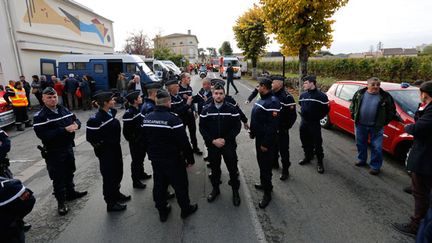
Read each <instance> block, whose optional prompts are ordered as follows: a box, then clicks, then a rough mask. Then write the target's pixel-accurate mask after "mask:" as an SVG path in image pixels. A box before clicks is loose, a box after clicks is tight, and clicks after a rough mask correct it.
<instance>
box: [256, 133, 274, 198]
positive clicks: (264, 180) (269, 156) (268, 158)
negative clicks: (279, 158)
mask: <svg viewBox="0 0 432 243" xmlns="http://www.w3.org/2000/svg"><path fill="white" fill-rule="evenodd" d="M262 140H263V138H259V137H256V138H255V149H256V155H257V160H258V166H259V169H260V181H261V185H262V186H263V189H264V191H266V192H270V191H271V190H272V189H273V185H272V175H273V174H272V162H273V155H274V147H275V145H274V144H273V145H271V146H269V148H267V149H268V150H267V152H263V151H261V145H262V142H261V141H262Z"/></svg>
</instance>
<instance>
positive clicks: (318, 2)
mask: <svg viewBox="0 0 432 243" xmlns="http://www.w3.org/2000/svg"><path fill="white" fill-rule="evenodd" d="M347 2H348V0H325V1H322V0H260V3H261V4H262V7H263V13H264V19H265V24H266V27H268V29H269V31H270V32H272V33H274V34H275V39H276V40H277V41H278V42H279V43H280V44H281V45H282V47H281V49H282V50H281V51H282V53H283V54H284V55H298V57H299V60H300V67H299V72H300V76H301V77H303V76H305V75H307V62H308V59H309V56H310V55H311V54H312V53H314V52H315V51H317V50H320V49H321V48H322V47H324V46H326V47H327V48H330V45H331V43H332V41H333V36H332V31H333V30H332V28H331V25H332V24H333V23H334V22H335V21H334V20H331V19H330V18H331V17H332V16H333V14H334V13H335V12H336V10H338V9H339V8H341V7H342V6H344V5H345V4H347ZM300 83H301V81H300ZM300 87H301V86H300Z"/></svg>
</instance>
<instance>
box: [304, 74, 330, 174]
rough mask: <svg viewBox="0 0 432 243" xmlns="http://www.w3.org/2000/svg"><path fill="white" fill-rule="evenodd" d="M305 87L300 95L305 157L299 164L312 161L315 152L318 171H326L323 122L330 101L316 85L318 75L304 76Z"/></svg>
mask: <svg viewBox="0 0 432 243" xmlns="http://www.w3.org/2000/svg"><path fill="white" fill-rule="evenodd" d="M303 89H304V90H306V91H305V92H304V93H302V94H301V95H300V98H299V104H300V106H301V112H300V115H301V124H300V140H301V142H302V146H303V151H304V155H305V157H304V159H302V160H301V161H300V162H299V164H300V165H305V164H308V163H310V162H311V160H312V159H313V157H314V154H315V155H316V156H317V160H318V161H317V171H318V173H320V174H322V173H324V164H323V159H324V151H323V147H322V136H321V124H320V120H321V119H323V118H324V117H325V116H326V115H327V113H328V112H329V110H330V108H329V105H328V104H329V101H328V98H327V95H326V94H324V93H323V92H321V91H319V90H318V89H317V87H316V77H315V76H313V75H310V76H306V77H304V78H303Z"/></svg>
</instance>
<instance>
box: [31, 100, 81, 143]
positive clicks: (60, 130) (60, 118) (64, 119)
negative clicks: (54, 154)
mask: <svg viewBox="0 0 432 243" xmlns="http://www.w3.org/2000/svg"><path fill="white" fill-rule="evenodd" d="M33 121H34V124H33V127H34V131H35V133H36V136H37V137H38V138H40V139H41V140H42V144H43V145H44V147H45V148H46V149H47V150H48V151H49V150H51V149H61V148H66V147H69V146H75V143H74V138H75V133H74V132H72V133H70V132H68V131H66V129H65V127H67V126H69V125H72V124H73V123H74V122H76V123H77V124H78V127H79V128H80V127H81V122H80V121H79V120H78V119H77V118H76V116H75V115H74V114H73V113H72V112H70V111H69V110H68V109H66V108H65V107H63V106H61V105H57V113H55V112H54V111H52V110H50V109H49V108H47V107H46V106H43V107H42V109H41V110H40V111H39V112H37V113H36V114H35V116H34V117H33Z"/></svg>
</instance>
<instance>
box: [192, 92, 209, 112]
mask: <svg viewBox="0 0 432 243" xmlns="http://www.w3.org/2000/svg"><path fill="white" fill-rule="evenodd" d="M205 98H206V99H205ZM210 98H212V92H211V91H210V90H209V91H208V92H207V94H205V90H204V89H203V88H201V89H200V91H198V93H197V94H196V95H195V96H194V98H193V101H192V102H193V103H196V104H197V106H198V114H201V112H202V110H203V108H204V106H205V105H206V104H208V103H207V101H208V100H209V99H210Z"/></svg>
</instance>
